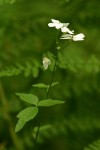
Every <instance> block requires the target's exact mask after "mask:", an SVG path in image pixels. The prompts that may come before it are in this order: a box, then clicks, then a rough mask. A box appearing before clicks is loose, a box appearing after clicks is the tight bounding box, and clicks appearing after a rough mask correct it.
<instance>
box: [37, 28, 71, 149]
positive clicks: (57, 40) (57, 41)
mask: <svg viewBox="0 0 100 150" xmlns="http://www.w3.org/2000/svg"><path fill="white" fill-rule="evenodd" d="M58 33H59V30H58V31H57V36H56V47H58V44H59V41H60V39H57V38H58ZM70 42H71V40H70V41H69V42H68V43H67V45H68V44H69V43H70ZM67 45H65V46H64V47H63V48H62V49H61V51H62V50H64V49H65V47H66V46H67ZM57 58H58V57H57V56H56V59H55V64H54V67H53V72H52V77H51V82H50V85H49V88H48V91H47V94H46V99H47V98H48V95H49V93H50V89H51V86H52V83H53V79H54V73H55V68H56V64H57ZM42 117H43V116H41V117H40V120H39V124H38V128H37V132H36V137H35V143H34V149H35V148H36V144H37V138H38V134H39V130H40V126H41V118H42Z"/></svg>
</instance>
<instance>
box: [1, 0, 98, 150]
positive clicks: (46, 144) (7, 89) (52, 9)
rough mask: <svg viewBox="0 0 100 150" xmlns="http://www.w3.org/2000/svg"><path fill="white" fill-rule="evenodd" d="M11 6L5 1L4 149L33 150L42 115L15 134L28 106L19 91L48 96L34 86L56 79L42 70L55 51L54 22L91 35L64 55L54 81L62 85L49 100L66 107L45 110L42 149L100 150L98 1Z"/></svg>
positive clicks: (32, 0) (20, 0)
mask: <svg viewBox="0 0 100 150" xmlns="http://www.w3.org/2000/svg"><path fill="white" fill-rule="evenodd" d="M12 2H13V1H7V0H5V1H3V0H2V1H0V3H1V4H0V150H26V149H29V150H32V149H33V145H34V138H35V133H36V131H35V129H36V126H37V124H38V121H39V117H40V116H39V115H38V117H37V118H36V119H35V120H33V121H30V122H29V123H28V124H27V125H26V126H25V128H24V129H23V130H22V131H20V132H19V133H18V134H15V131H14V128H15V125H16V123H17V118H16V115H17V114H18V112H19V111H21V110H22V109H24V108H25V107H26V106H28V104H25V103H23V102H21V101H20V100H19V99H18V97H17V96H16V95H15V93H16V92H18V93H19V92H24V93H25V92H26V93H29V92H31V93H33V94H36V95H38V96H39V97H40V98H41V99H43V98H44V97H45V93H46V90H45V89H43V90H41V89H37V88H34V87H32V85H33V84H37V83H45V84H49V83H50V80H51V73H52V72H51V71H49V70H47V71H43V69H42V58H43V55H46V54H47V53H48V51H53V49H54V47H55V44H54V43H55V37H56V30H55V29H51V28H49V27H48V25H47V24H48V23H49V22H51V20H50V19H52V18H54V19H58V20H60V21H61V22H69V23H70V25H69V27H70V29H72V30H73V29H74V30H75V33H76V34H78V33H80V32H82V33H84V34H85V36H86V37H85V40H84V41H82V42H73V43H71V44H70V45H68V46H67V47H66V49H65V50H64V51H63V52H62V53H61V54H59V59H58V64H57V68H56V72H55V79H54V80H55V82H59V84H58V85H56V86H54V87H52V90H51V92H50V95H49V96H50V97H52V98H53V99H61V100H64V101H66V104H65V105H61V106H55V107H53V108H49V109H44V117H43V118H42V125H41V130H40V134H39V138H38V146H37V149H41V150H42V149H43V150H51V149H52V150H56V149H57V150H67V149H68V150H82V149H84V150H99V149H100V40H99V39H100V38H99V30H100V4H99V0H95V1H94V0H91V1H87V0H60V1H59V0H51V1H50V0H42V1H41V0H29V1H27V0H16V1H15V2H14V3H12ZM11 3H12V4H11ZM64 42H65V41H64ZM45 125H46V127H45ZM96 141H97V143H96ZM98 141H99V142H98ZM89 145H92V149H91V147H90V146H89Z"/></svg>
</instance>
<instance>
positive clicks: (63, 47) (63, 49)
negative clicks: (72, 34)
mask: <svg viewBox="0 0 100 150" xmlns="http://www.w3.org/2000/svg"><path fill="white" fill-rule="evenodd" d="M71 41H72V40H70V41H69V42H68V43H67V44H66V45H65V46H64V47H63V48H62V49H61V51H63V50H64V49H65V48H66V47H67V46H68V44H69V43H70V42H71Z"/></svg>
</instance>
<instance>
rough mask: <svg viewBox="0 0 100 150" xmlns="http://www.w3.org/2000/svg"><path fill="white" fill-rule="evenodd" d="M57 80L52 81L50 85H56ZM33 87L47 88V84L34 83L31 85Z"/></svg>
mask: <svg viewBox="0 0 100 150" xmlns="http://www.w3.org/2000/svg"><path fill="white" fill-rule="evenodd" d="M58 83H59V82H53V83H52V84H51V87H52V86H55V85H57V84H58ZM32 86H33V87H38V88H49V85H46V84H44V83H38V84H34V85H32Z"/></svg>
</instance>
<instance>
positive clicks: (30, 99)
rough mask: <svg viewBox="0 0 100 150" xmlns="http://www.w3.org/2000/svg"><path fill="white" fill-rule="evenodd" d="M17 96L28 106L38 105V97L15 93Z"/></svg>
mask: <svg viewBox="0 0 100 150" xmlns="http://www.w3.org/2000/svg"><path fill="white" fill-rule="evenodd" d="M16 95H17V96H19V97H20V99H21V100H23V101H25V102H27V103H29V104H34V105H37V104H38V101H39V100H38V97H37V96H35V95H33V94H25V93H16Z"/></svg>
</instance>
